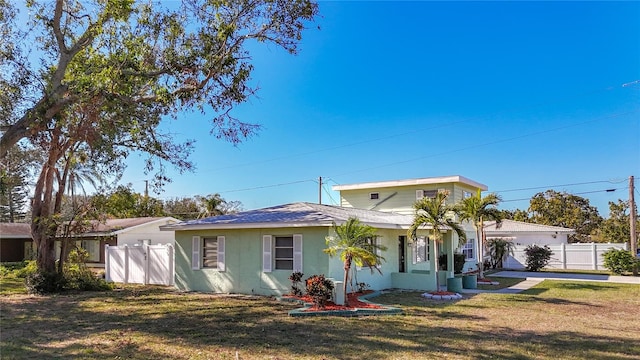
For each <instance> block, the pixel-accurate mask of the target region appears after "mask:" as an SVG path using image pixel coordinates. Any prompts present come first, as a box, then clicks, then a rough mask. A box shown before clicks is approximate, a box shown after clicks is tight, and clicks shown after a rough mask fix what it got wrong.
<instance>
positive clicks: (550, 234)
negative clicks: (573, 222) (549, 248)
mask: <svg viewBox="0 0 640 360" xmlns="http://www.w3.org/2000/svg"><path fill="white" fill-rule="evenodd" d="M484 233H485V237H486V239H487V240H489V239H495V238H503V239H505V240H509V241H511V242H512V243H513V244H514V245H516V246H518V247H520V246H522V247H526V246H527V245H533V244H536V245H558V244H568V243H569V242H568V240H567V235H570V234H575V230H573V229H568V228H564V227H559V226H549V225H541V224H533V223H527V222H522V221H514V220H502V223H501V225H500V226H499V227H496V223H495V221H487V222H485V223H484Z"/></svg>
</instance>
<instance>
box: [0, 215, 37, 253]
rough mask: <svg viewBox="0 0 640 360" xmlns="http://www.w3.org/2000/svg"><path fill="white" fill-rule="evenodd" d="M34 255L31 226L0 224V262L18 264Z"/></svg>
mask: <svg viewBox="0 0 640 360" xmlns="http://www.w3.org/2000/svg"><path fill="white" fill-rule="evenodd" d="M33 255H34V250H33V239H32V238H31V224H28V223H0V262H18V261H23V260H25V259H26V260H29V259H32V258H33Z"/></svg>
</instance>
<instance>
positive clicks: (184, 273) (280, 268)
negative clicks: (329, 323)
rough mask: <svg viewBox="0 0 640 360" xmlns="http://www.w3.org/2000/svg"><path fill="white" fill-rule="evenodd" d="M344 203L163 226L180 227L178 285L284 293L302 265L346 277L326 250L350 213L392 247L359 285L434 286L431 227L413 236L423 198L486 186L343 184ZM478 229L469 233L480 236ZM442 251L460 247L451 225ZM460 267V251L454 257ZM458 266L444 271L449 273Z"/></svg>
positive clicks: (454, 181)
mask: <svg viewBox="0 0 640 360" xmlns="http://www.w3.org/2000/svg"><path fill="white" fill-rule="evenodd" d="M334 189H336V190H339V191H340V204H341V205H342V206H331V205H319V204H312V203H293V204H286V205H280V206H274V207H268V208H263V209H257V210H252V211H245V212H240V213H237V214H232V215H222V216H215V217H209V218H206V219H200V220H191V221H186V222H182V223H178V224H173V225H167V226H162V227H161V229H162V230H167V231H175V238H176V244H175V245H176V249H175V260H176V261H175V266H176V267H175V269H176V270H175V272H176V286H177V287H178V288H179V289H181V290H187V291H209V292H221V293H245V294H262V295H281V294H285V293H288V292H289V290H290V286H291V282H290V281H289V279H288V278H289V276H290V275H291V273H292V272H294V271H301V272H302V273H304V274H305V276H304V278H306V277H308V276H311V275H314V274H324V275H325V276H327V277H330V278H334V279H336V280H338V281H340V280H342V278H343V274H344V273H343V271H344V270H343V264H342V261H341V260H340V258H339V257H335V258H330V257H329V256H328V255H326V254H325V253H324V252H323V249H325V248H326V246H327V245H326V241H325V239H326V237H327V236H330V235H332V232H333V230H332V225H333V223H336V224H338V225H339V224H342V223H343V222H345V221H346V220H347V219H348V218H350V217H356V218H358V219H359V220H360V221H361V222H362V223H363V224H367V225H370V226H372V227H374V228H376V229H377V234H378V239H377V240H376V241H379V242H380V243H381V244H382V245H385V246H386V247H387V248H388V249H387V251H385V252H383V253H382V254H381V255H382V256H383V257H385V259H386V261H385V262H384V263H383V264H381V265H380V270H381V271H382V275H380V274H378V273H377V272H375V273H373V274H372V273H371V272H370V270H369V269H368V268H364V269H355V271H354V274H353V283H354V286H355V283H356V282H364V283H367V284H368V285H369V286H370V287H371V289H375V290H381V289H386V288H399V289H417V290H434V289H435V287H436V278H435V269H434V261H433V259H434V256H435V255H434V254H433V253H432V249H433V248H434V247H433V242H432V241H431V240H429V239H428V237H427V236H428V229H425V230H424V231H423V232H422V234H421V235H422V236H421V237H420V238H419V239H418V240H417V241H412V239H409V238H407V230H408V228H409V226H410V225H411V223H412V222H413V208H412V206H413V204H414V202H415V201H416V199H420V198H422V197H425V196H427V197H429V196H434V194H435V193H437V191H447V192H448V193H449V194H450V195H449V196H450V197H449V199H450V200H448V201H452V202H455V201H459V199H461V198H463V197H464V196H470V195H471V194H473V193H475V191H477V189H481V190H486V186H485V185H482V184H479V183H476V182H474V181H471V180H469V179H466V178H463V177H460V176H451V177H439V178H426V179H414V180H405V181H390V182H376V183H367V184H354V185H339V186H335V187H334ZM474 233H475V231H474V230H473V228H469V229H468V234H470V235H471V234H474ZM440 248H441V251H442V253H447V254H452V253H453V252H454V251H455V250H456V249H457V248H458V239H457V236H456V235H454V234H452V231H450V230H449V231H446V233H445V234H444V245H443V246H441V247H440ZM448 259H449V260H448V261H449V266H448V268H449V269H453V256H449V257H448ZM452 275H453V274H452V272H451V271H449V272H442V275H441V276H443V277H444V278H446V277H450V276H452Z"/></svg>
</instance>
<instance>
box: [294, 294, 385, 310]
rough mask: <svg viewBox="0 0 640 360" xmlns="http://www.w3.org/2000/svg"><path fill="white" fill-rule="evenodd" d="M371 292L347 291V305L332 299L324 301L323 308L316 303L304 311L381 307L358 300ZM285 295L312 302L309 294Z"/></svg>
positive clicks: (380, 307)
mask: <svg viewBox="0 0 640 360" xmlns="http://www.w3.org/2000/svg"><path fill="white" fill-rule="evenodd" d="M372 292H373V291H371V290H367V291H364V292H357V293H348V294H347V299H348V303H349V306H344V305H336V304H335V303H333V302H332V301H327V302H326V303H325V306H324V308H319V307H317V306H316V305H312V306H310V307H308V308H306V309H305V310H304V311H335V310H355V309H383V308H384V307H382V306H380V305H377V304H372V303H369V302H364V301H360V299H359V297H360V296H362V295H366V294H370V293H372ZM285 297H286V298H291V299H296V300H300V301H304V302H305V303H310V304H313V299H312V298H311V296H307V295H304V296H293V295H286V296H285Z"/></svg>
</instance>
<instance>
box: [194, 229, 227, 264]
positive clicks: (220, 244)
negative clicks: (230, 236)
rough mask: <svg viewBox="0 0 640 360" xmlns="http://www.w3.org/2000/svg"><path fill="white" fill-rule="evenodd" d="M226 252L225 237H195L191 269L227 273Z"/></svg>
mask: <svg viewBox="0 0 640 360" xmlns="http://www.w3.org/2000/svg"><path fill="white" fill-rule="evenodd" d="M224 250H225V237H224V236H207V237H202V238H201V237H200V236H194V237H193V238H192V239H191V268H192V269H193V270H199V269H214V270H218V271H225V270H226V266H225V255H224Z"/></svg>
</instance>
